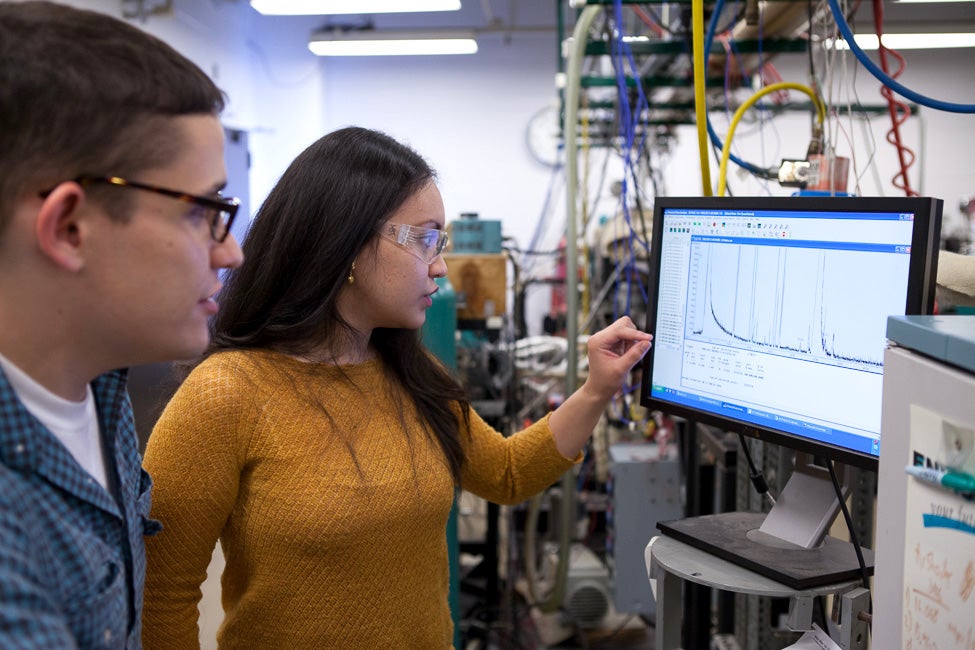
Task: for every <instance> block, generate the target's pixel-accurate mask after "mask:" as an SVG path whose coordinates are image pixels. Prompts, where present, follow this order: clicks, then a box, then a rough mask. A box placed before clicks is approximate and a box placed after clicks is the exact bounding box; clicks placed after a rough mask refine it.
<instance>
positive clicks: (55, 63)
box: [0, 1, 224, 234]
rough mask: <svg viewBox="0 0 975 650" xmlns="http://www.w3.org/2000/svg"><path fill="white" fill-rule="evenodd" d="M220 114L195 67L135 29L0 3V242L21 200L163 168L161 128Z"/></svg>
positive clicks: (55, 7) (174, 145) (172, 149)
mask: <svg viewBox="0 0 975 650" xmlns="http://www.w3.org/2000/svg"><path fill="white" fill-rule="evenodd" d="M223 107H224V95H223V93H222V92H221V91H220V90H219V89H218V88H217V87H216V86H215V85H214V83H213V81H211V80H210V78H209V77H207V75H206V74H205V73H204V72H203V71H202V70H200V68H199V67H197V66H196V65H195V64H194V63H192V62H191V61H189V60H188V59H187V58H186V57H184V56H182V55H181V54H179V53H178V52H176V50H174V49H173V48H172V47H170V46H169V45H167V44H165V43H164V42H162V41H161V40H159V39H158V38H156V37H154V36H151V35H149V34H147V33H146V32H144V31H142V30H140V29H138V28H137V27H134V26H132V25H130V24H128V23H126V22H124V21H122V20H119V19H117V18H113V17H111V16H108V15H105V14H101V13H97V12H94V11H86V10H82V9H74V8H71V7H67V6H64V5H59V4H56V3H52V2H37V1H31V2H0V234H2V233H3V231H4V229H5V227H6V225H7V222H8V221H9V219H10V217H9V210H10V209H11V206H12V205H13V203H14V202H15V201H16V200H17V199H18V198H20V197H21V196H23V195H24V194H25V193H27V192H32V191H33V192H36V191H40V190H42V189H47V188H49V187H53V186H54V185H56V184H57V183H59V182H63V181H65V180H70V179H72V178H75V177H77V176H82V175H93V176H104V175H117V176H124V175H131V174H133V173H137V172H139V171H141V170H144V169H148V168H150V167H155V166H159V165H162V164H165V163H166V162H168V161H169V160H171V159H172V157H173V156H174V155H175V153H176V152H177V151H178V150H179V147H180V143H178V142H175V141H173V137H172V133H171V132H170V131H169V130H167V129H165V128H161V127H162V125H163V123H164V122H165V118H167V117H173V116H178V115H190V114H214V115H216V114H219V113H220V111H222V110H223ZM45 186H47V188H45Z"/></svg>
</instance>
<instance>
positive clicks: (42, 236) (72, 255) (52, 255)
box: [34, 182, 86, 273]
mask: <svg viewBox="0 0 975 650" xmlns="http://www.w3.org/2000/svg"><path fill="white" fill-rule="evenodd" d="M84 203H85V191H84V189H82V187H81V186H80V185H78V184H77V183H74V182H69V183H61V184H60V185H58V186H57V187H55V188H54V189H53V190H52V191H51V193H50V194H48V195H47V196H46V197H44V202H43V203H42V204H41V207H40V209H39V210H38V212H37V221H36V222H35V225H34V234H35V236H36V237H37V246H38V248H40V250H41V252H42V253H43V254H44V255H45V256H46V257H47V258H48V259H50V260H51V261H52V262H53V263H54V264H56V265H57V266H60V267H62V268H64V269H66V270H68V271H71V272H73V273H76V272H78V271H80V270H81V269H82V268H83V267H84V255H83V254H82V243H83V241H84V238H85V235H86V233H85V224H84V222H83V220H82V219H81V212H82V207H83V206H84Z"/></svg>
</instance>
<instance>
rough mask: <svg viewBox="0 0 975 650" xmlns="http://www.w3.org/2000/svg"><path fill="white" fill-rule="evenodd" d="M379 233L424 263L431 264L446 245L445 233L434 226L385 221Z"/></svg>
mask: <svg viewBox="0 0 975 650" xmlns="http://www.w3.org/2000/svg"><path fill="white" fill-rule="evenodd" d="M379 234H380V235H381V236H383V237H385V238H386V239H388V240H390V241H391V242H394V243H396V244H399V245H400V246H402V247H403V248H405V249H406V250H407V251H409V252H410V253H412V254H413V255H414V256H415V257H417V258H418V259H419V260H420V261H422V262H423V263H424V264H433V262H434V260H436V259H437V257H439V256H440V254H441V253H442V252H443V249H444V247H446V246H447V241H448V237H447V233H446V232H444V231H443V230H437V229H436V228H421V227H420V226H410V225H408V224H405V223H392V222H386V223H385V224H383V225H382V227H381V228H380V229H379Z"/></svg>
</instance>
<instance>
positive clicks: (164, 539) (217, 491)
mask: <svg viewBox="0 0 975 650" xmlns="http://www.w3.org/2000/svg"><path fill="white" fill-rule="evenodd" d="M222 356H232V355H216V356H215V357H211V358H210V359H208V360H207V361H206V362H204V363H203V364H201V365H200V366H198V367H197V368H196V369H195V370H194V371H193V372H192V373H191V374H190V376H189V377H187V379H186V381H185V382H184V383H183V385H182V386H181V387H180V388H179V390H178V391H177V392H176V394H175V395H174V396H173V398H172V400H171V401H170V403H169V404H168V405H167V406H166V408H165V410H164V411H163V413H162V415H161V416H160V418H159V420H158V422H157V423H156V426H155V428H154V429H153V431H152V435H151V436H150V437H149V442H148V445H147V448H146V453H145V459H144V466H145V468H146V470H147V471H148V472H149V473H150V474H151V475H152V477H153V481H154V488H153V496H152V501H153V504H152V516H153V517H154V518H155V519H158V520H159V521H160V522H162V525H163V530H162V532H160V533H159V534H158V535H156V536H155V537H151V538H147V540H146V559H147V570H146V591H145V606H144V610H143V612H144V618H143V643H144V645H145V648H146V649H147V650H156V649H158V648H167V649H170V648H173V649H176V648H179V649H183V648H199V647H200V646H199V628H198V617H199V612H198V609H197V606H198V603H199V601H200V598H201V592H200V585H201V584H202V583H203V581H204V580H205V578H206V571H207V567H208V565H209V563H210V558H211V555H212V553H213V549H214V546H215V544H216V541H217V539H218V537H219V536H220V532H221V530H222V528H223V526H224V523H225V522H226V520H227V517H228V515H229V513H230V512H231V509H232V508H233V505H234V502H235V500H236V495H237V487H238V482H239V476H240V471H241V468H242V467H243V465H244V463H245V454H246V448H247V445H246V444H245V443H246V441H242V440H241V438H242V437H243V436H244V435H245V434H246V431H248V430H250V429H252V426H247V424H246V422H245V421H246V420H247V419H248V417H252V416H251V415H250V414H249V413H248V407H247V406H246V403H245V402H252V401H253V397H252V394H253V392H252V391H242V390H241V389H240V386H239V385H237V383H238V382H236V381H235V379H234V374H235V373H234V367H233V365H232V364H230V363H228V360H227V359H221V358H220V357H222Z"/></svg>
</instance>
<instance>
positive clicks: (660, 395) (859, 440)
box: [650, 385, 880, 458]
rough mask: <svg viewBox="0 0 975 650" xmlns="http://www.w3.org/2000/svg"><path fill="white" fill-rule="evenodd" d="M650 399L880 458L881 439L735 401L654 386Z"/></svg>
mask: <svg viewBox="0 0 975 650" xmlns="http://www.w3.org/2000/svg"><path fill="white" fill-rule="evenodd" d="M650 398H651V399H654V400H656V401H657V402H666V403H669V404H673V405H675V406H682V407H684V408H687V409H691V410H694V411H699V412H702V413H707V414H709V415H711V416H713V417H718V418H726V419H730V420H736V421H738V422H744V423H746V424H751V425H754V426H757V427H763V428H768V429H774V430H777V431H782V432H784V433H786V434H789V435H793V436H796V437H799V438H802V439H804V440H806V441H808V442H810V443H823V444H827V445H829V446H831V447H837V448H840V449H845V450H848V451H851V452H853V453H856V454H865V455H868V456H873V457H875V458H876V457H877V456H879V455H880V437H879V436H868V435H866V434H861V433H852V432H850V431H844V430H843V429H836V428H833V427H825V426H822V425H820V424H816V423H813V422H805V421H803V420H800V419H797V418H794V417H788V416H784V415H780V414H777V413H770V412H767V411H763V410H761V409H756V408H754V407H752V406H743V405H741V404H735V403H733V402H726V401H722V400H716V399H713V398H709V397H704V396H701V395H695V394H694V393H689V392H687V391H683V390H680V389H677V388H667V387H665V386H659V385H654V386H652V387H651V389H650Z"/></svg>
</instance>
